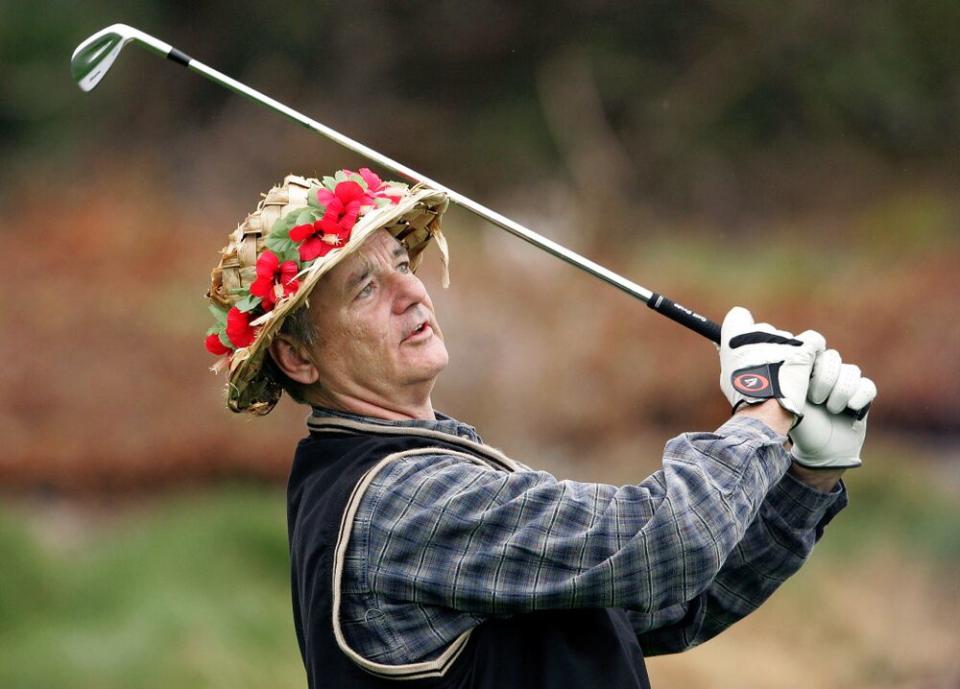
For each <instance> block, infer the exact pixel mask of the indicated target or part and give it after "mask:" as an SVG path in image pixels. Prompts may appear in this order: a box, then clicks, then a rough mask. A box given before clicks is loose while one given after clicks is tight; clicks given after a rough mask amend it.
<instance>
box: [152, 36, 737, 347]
mask: <svg viewBox="0 0 960 689" xmlns="http://www.w3.org/2000/svg"><path fill="white" fill-rule="evenodd" d="M142 37H146V35H145V34H142ZM146 38H151V39H152V37H146ZM141 42H144V43H145V45H147V46H148V47H149V48H151V49H152V50H153V51H154V52H159V53H164V52H165V53H166V57H168V58H169V59H171V60H172V61H174V62H176V63H178V64H181V65H184V66H185V67H187V69H189V70H191V71H193V72H196V73H197V74H199V75H201V76H203V77H205V78H207V79H209V80H210V81H213V82H215V83H217V84H220V85H221V86H224V87H226V88H228V89H230V90H231V91H233V92H234V93H237V94H239V95H241V96H244V97H246V98H249V99H250V100H253V101H256V102H257V103H260V104H261V105H265V106H267V107H268V108H270V109H272V110H274V111H276V112H278V113H280V114H282V115H285V116H286V117H288V118H289V119H291V120H293V121H294V122H297V123H299V124H301V125H303V126H304V127H306V128H308V129H310V130H312V131H314V132H316V133H318V134H320V135H322V136H325V137H327V138H328V139H330V140H331V141H334V142H336V143H338V144H340V145H341V146H343V147H344V148H346V149H348V150H350V151H353V152H354V153H357V154H358V155H361V156H363V157H364V158H366V159H367V160H370V161H372V162H374V163H376V164H377V165H378V166H380V167H382V168H384V169H387V170H389V171H391V172H393V173H394V174H396V175H398V176H400V177H402V178H404V179H407V180H409V181H412V182H418V183H422V184H425V185H427V186H430V187H432V188H434V189H438V190H440V191H442V192H444V193H445V194H446V195H447V196H448V197H449V198H450V200H451V201H452V202H453V203H455V204H457V205H458V206H461V207H462V208H465V209H467V210H468V211H470V212H472V213H474V214H476V215H478V216H480V217H481V218H483V219H484V220H487V221H488V222H491V223H493V224H494V225H496V226H497V227H500V228H502V229H504V230H506V231H507V232H509V233H510V234H512V235H514V236H516V237H519V238H520V239H523V240H525V241H527V242H529V243H530V244H533V245H534V246H536V247H538V248H540V249H543V250H544V251H546V252H548V253H550V254H552V255H554V256H556V257H557V258H559V259H561V260H563V261H566V262H567V263H569V264H570V265H572V266H575V267H577V268H580V269H581V270H584V271H586V272H587V273H589V274H590V275H593V276H594V277H597V278H599V279H600V280H603V281H604V282H606V283H608V284H610V285H613V286H614V287H616V288H618V289H620V290H622V291H623V292H626V293H627V294H629V295H630V296H632V297H635V298H636V299H639V300H640V301H642V302H644V303H645V304H647V306H649V307H650V308H651V309H653V310H654V311H656V312H657V313H660V314H662V315H664V316H666V317H668V318H670V319H672V320H674V321H676V322H677V323H679V324H681V325H683V326H685V327H687V328H690V329H691V330H693V331H694V332H697V333H699V334H701V335H703V336H704V337H706V338H707V339H709V340H711V341H713V342H715V343H717V344H719V343H720V326H719V325H717V323H715V322H714V321H712V320H710V319H709V318H706V317H705V316H702V315H700V314H699V313H697V312H695V311H693V310H691V309H688V308H686V307H684V306H682V305H680V304H677V303H676V302H674V301H672V300H670V299H667V298H666V297H664V296H662V295H660V294H657V293H656V292H652V291H651V290H649V289H647V288H646V287H642V286H640V285H638V284H637V283H635V282H633V281H631V280H628V279H626V278H625V277H623V276H621V275H618V274H617V273H614V272H613V271H612V270H609V269H608V268H605V267H603V266H602V265H600V264H598V263H595V262H594V261H591V260H590V259H588V258H586V257H585V256H581V255H580V254H578V253H577V252H575V251H572V250H570V249H568V248H567V247H565V246H562V245H560V244H558V243H556V242H554V241H553V240H551V239H548V238H546V237H544V236H543V235H541V234H539V233H537V232H534V231H533V230H531V229H530V228H528V227H525V226H523V225H521V224H520V223H518V222H515V221H513V220H511V219H510V218H508V217H506V216H504V215H501V214H500V213H497V212H496V211H494V210H491V209H489V208H487V207H486V206H484V205H483V204H480V203H477V202H476V201H474V200H473V199H470V198H468V197H466V196H464V195H463V194H460V193H459V192H457V191H454V190H453V189H450V188H448V187H447V186H445V185H443V184H440V183H439V182H437V181H436V180H433V179H430V178H429V177H427V176H426V175H423V174H421V173H419V172H417V171H416V170H413V169H411V168H409V167H407V166H406V165H403V164H402V163H398V162H397V161H396V160H393V159H392V158H389V157H387V156H385V155H383V154H382V153H380V152H379V151H375V150H373V149H372V148H370V147H369V146H365V145H364V144H362V143H360V142H359V141H355V140H354V139H351V138H350V137H348V136H345V135H344V134H341V133H340V132H338V131H336V130H335V129H332V128H330V127H328V126H327V125H325V124H323V123H322V122H317V121H316V120H314V119H312V118H310V117H307V116H306V115H304V114H303V113H300V112H297V111H296V110H294V109H293V108H290V107H288V106H286V105H284V104H283V103H281V102H279V101H277V100H274V99H273V98H271V97H270V96H268V95H266V94H264V93H261V92H260V91H257V90H256V89H253V88H250V87H249V86H247V85H246V84H242V83H240V82H239V81H237V80H236V79H233V78H231V77H229V76H227V75H226V74H223V73H222V72H220V71H218V70H216V69H213V68H212V67H209V66H207V65H205V64H203V63H202V62H200V61H199V60H195V59H193V58H191V57H190V56H188V55H186V54H185V53H182V52H181V51H179V50H177V49H176V48H173V47H170V46H168V45H167V44H165V43H162V42H160V41H156V40H155V39H153V40H152V42H150V41H141Z"/></svg>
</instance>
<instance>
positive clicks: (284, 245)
mask: <svg viewBox="0 0 960 689" xmlns="http://www.w3.org/2000/svg"><path fill="white" fill-rule="evenodd" d="M264 244H266V245H267V248H268V249H270V251H272V252H273V253H274V254H276V255H277V258H280V256H281V255H286V254H287V253H289V252H290V251H291V250H293V249H296V246H297V245H296V244H295V243H294V241H293V240H292V239H290V237H289V236H278V235H274V234H271V235H269V236H268V237H267V238H266V239H265V240H264Z"/></svg>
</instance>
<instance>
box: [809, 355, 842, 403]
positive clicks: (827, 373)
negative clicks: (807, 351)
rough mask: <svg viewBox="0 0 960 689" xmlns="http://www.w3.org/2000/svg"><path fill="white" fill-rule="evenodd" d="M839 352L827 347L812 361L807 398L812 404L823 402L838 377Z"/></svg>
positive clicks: (840, 362)
mask: <svg viewBox="0 0 960 689" xmlns="http://www.w3.org/2000/svg"><path fill="white" fill-rule="evenodd" d="M842 363H843V361H841V359H840V352H838V351H837V350H836V349H828V350H827V351H825V352H823V353H821V354H820V355H818V356H817V358H816V360H815V361H814V362H813V374H812V375H811V376H810V388H809V389H808V390H807V399H808V400H810V401H811V402H813V403H814V404H823V403H824V402H826V401H827V397H829V396H830V391H831V390H833V386H834V385H835V384H836V382H837V378H839V377H840V364H842Z"/></svg>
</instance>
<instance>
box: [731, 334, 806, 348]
mask: <svg viewBox="0 0 960 689" xmlns="http://www.w3.org/2000/svg"><path fill="white" fill-rule="evenodd" d="M752 344H782V345H790V346H791V347H802V346H803V342H802V341H800V340H798V339H796V338H795V337H784V336H783V335H777V334H776V333H765V332H762V331H754V332H752V333H742V334H740V335H736V336H734V337H732V338H730V349H736V348H737V347H746V346H747V345H752Z"/></svg>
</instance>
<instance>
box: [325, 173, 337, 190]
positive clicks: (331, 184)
mask: <svg viewBox="0 0 960 689" xmlns="http://www.w3.org/2000/svg"><path fill="white" fill-rule="evenodd" d="M323 186H324V187H326V188H327V191H333V190H334V189H335V188H336V186H337V180H336V179H335V178H333V177H331V176H330V175H327V176H326V177H324V178H323Z"/></svg>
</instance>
